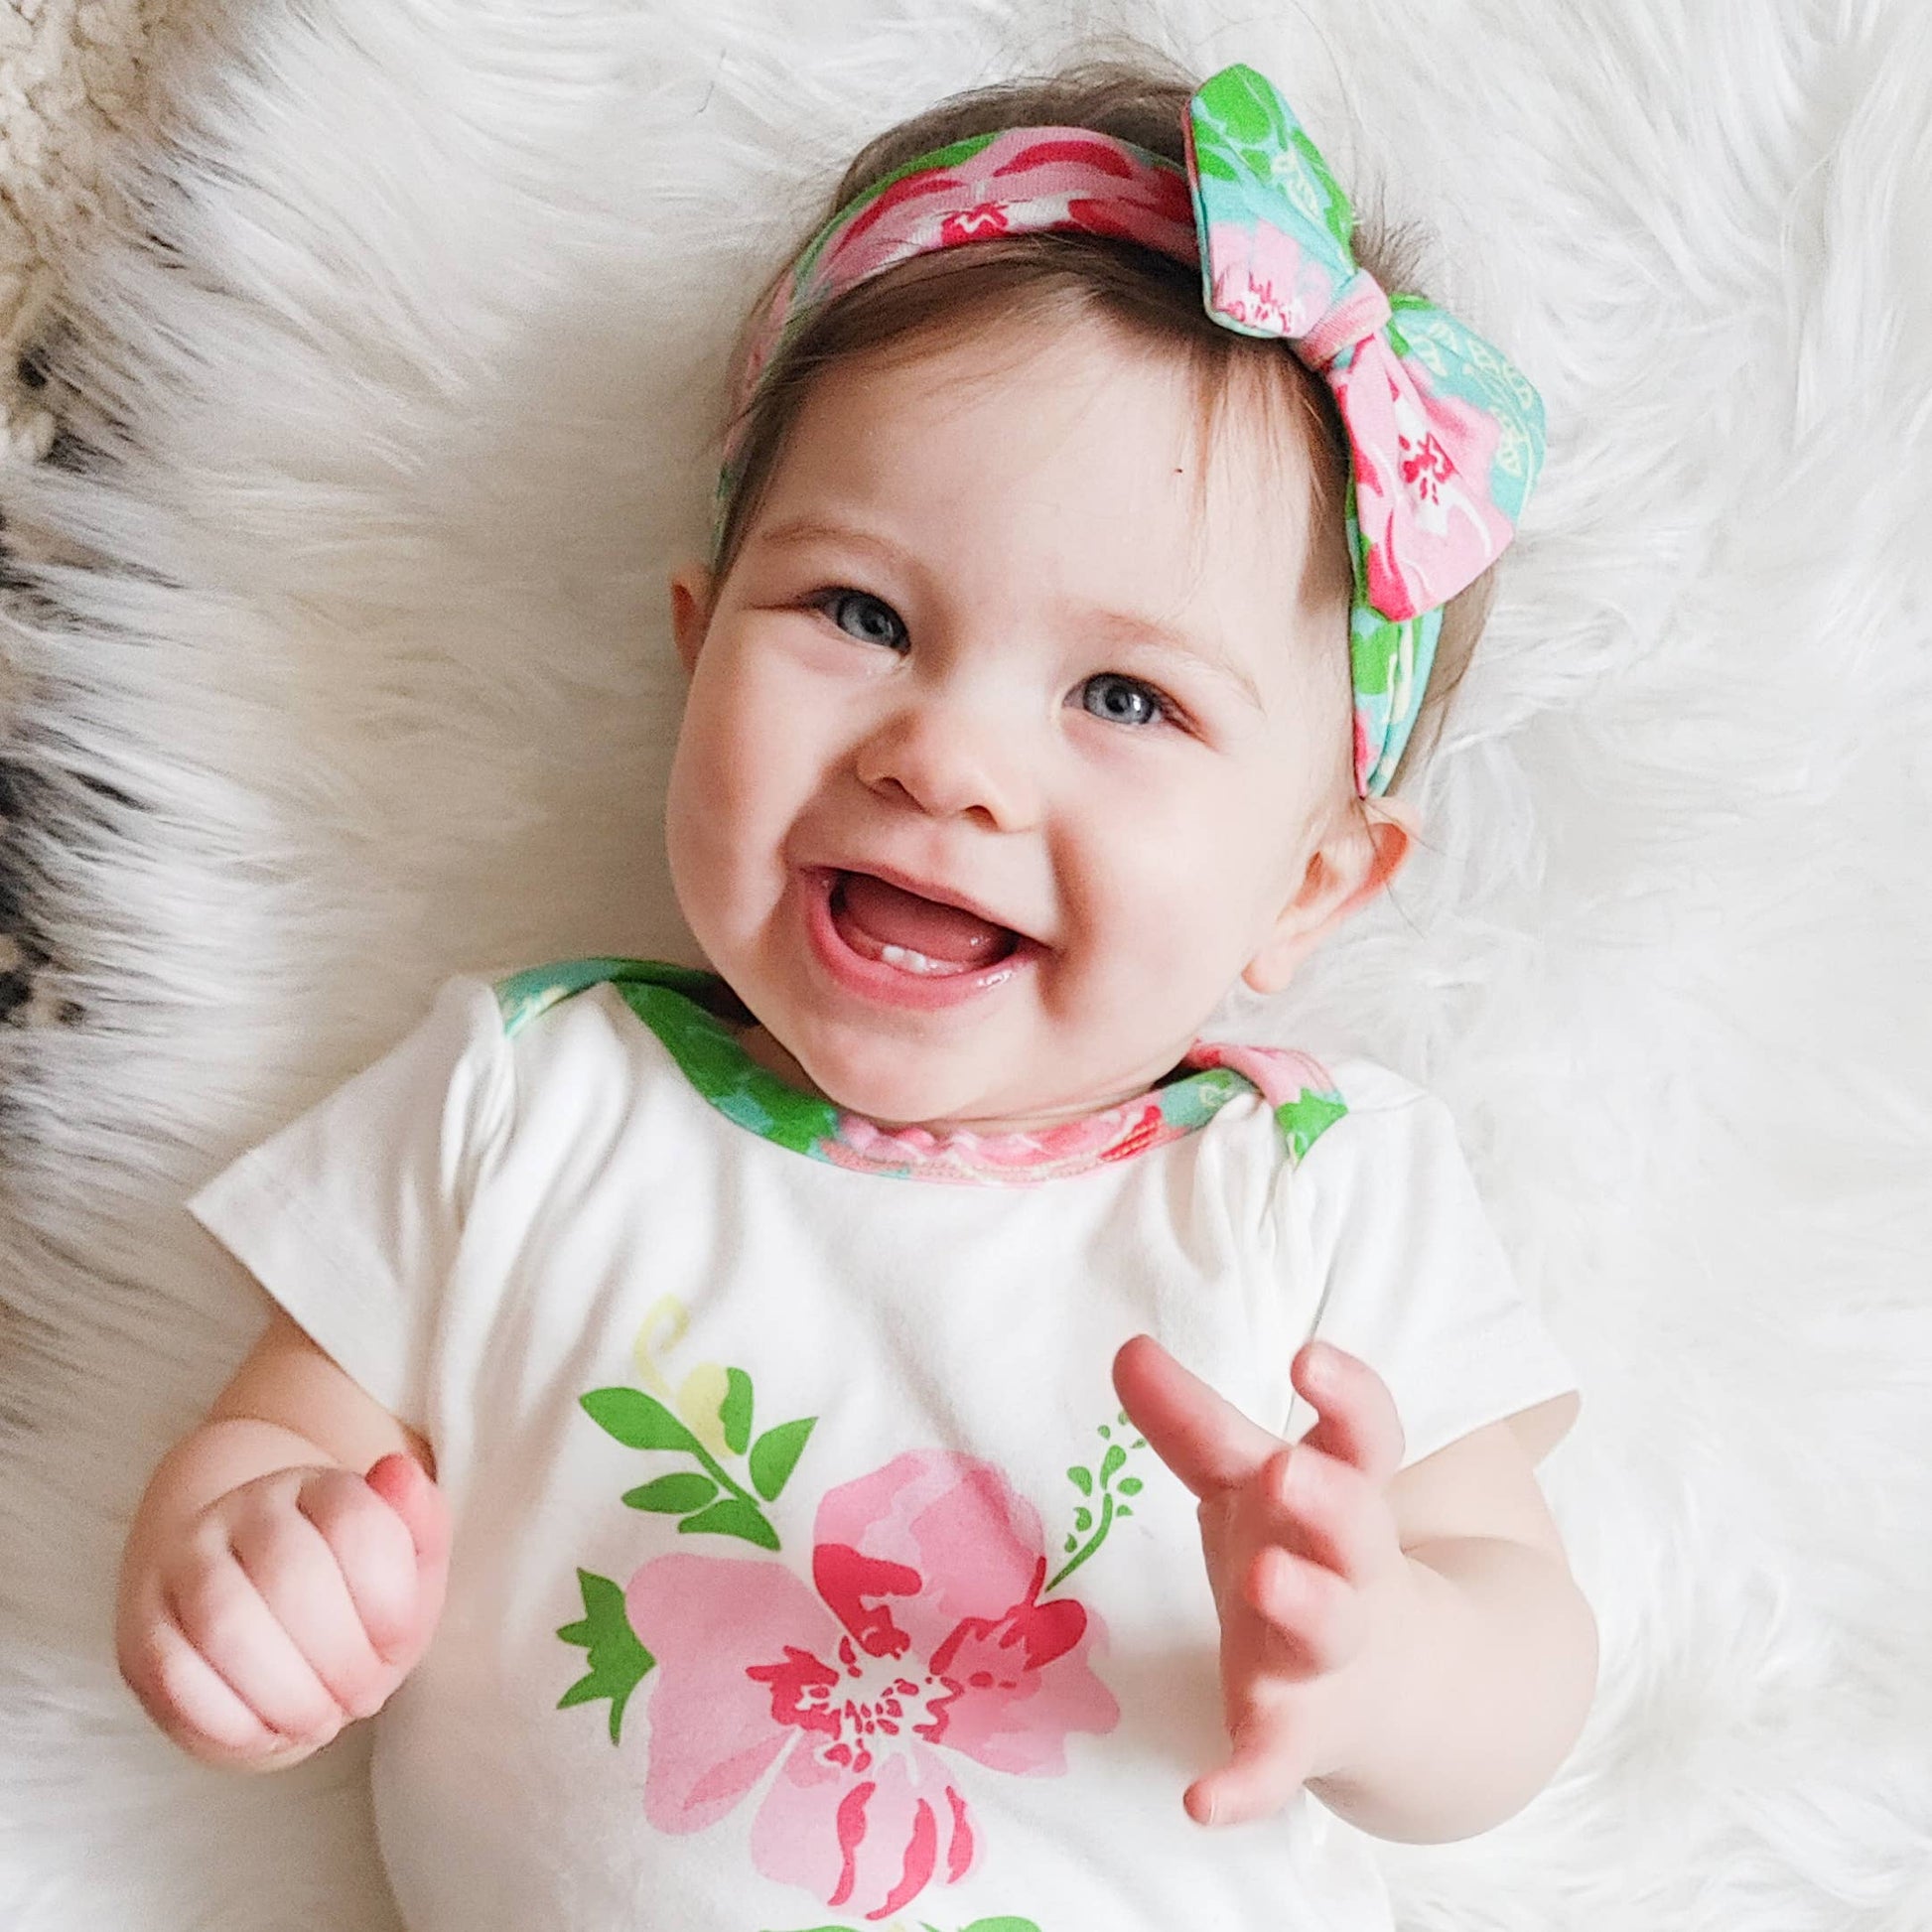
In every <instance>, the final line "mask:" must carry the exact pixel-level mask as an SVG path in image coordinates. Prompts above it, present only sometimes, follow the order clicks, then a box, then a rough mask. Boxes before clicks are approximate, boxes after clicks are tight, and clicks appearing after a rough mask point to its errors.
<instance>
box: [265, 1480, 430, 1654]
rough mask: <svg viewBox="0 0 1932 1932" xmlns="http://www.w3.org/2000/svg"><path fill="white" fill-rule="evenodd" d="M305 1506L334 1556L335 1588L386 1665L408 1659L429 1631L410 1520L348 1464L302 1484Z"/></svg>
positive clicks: (319, 1535) (303, 1508) (319, 1534)
mask: <svg viewBox="0 0 1932 1932" xmlns="http://www.w3.org/2000/svg"><path fill="white" fill-rule="evenodd" d="M399 1459H403V1460H406V1459H407V1458H406V1457H405V1458H399ZM377 1466H378V1467H379V1466H380V1465H379V1464H378V1465H377ZM423 1480H424V1483H425V1485H426V1486H433V1485H429V1482H428V1478H427V1477H424V1478H423ZM300 1508H301V1511H302V1515H303V1516H304V1518H305V1519H306V1520H307V1521H308V1523H309V1524H310V1525H311V1526H312V1527H313V1528H314V1530H315V1531H316V1533H317V1535H318V1537H319V1538H320V1540H321V1542H322V1543H323V1544H324V1545H325V1546H326V1548H327V1550H328V1552H329V1553H330V1556H331V1558H332V1560H333V1566H334V1568H335V1569H336V1571H337V1573H338V1578H337V1585H336V1589H337V1593H338V1594H339V1595H340V1594H342V1593H343V1592H346V1602H347V1604H348V1606H350V1608H351V1611H352V1614H353V1616H354V1619H355V1621H356V1622H357V1624H358V1625H359V1626H360V1628H361V1630H362V1632H363V1633H364V1634H365V1635H366V1637H367V1640H368V1643H369V1645H370V1647H371V1648H372V1649H373V1650H374V1652H375V1654H376V1655H377V1656H378V1657H380V1658H381V1659H382V1660H383V1661H384V1662H385V1663H389V1664H401V1663H406V1662H408V1661H411V1660H412V1653H413V1652H414V1650H415V1648H416V1647H417V1642H418V1639H419V1638H420V1637H421V1636H422V1635H423V1634H424V1630H423V1623H424V1618H423V1603H422V1596H423V1581H424V1580H423V1577H422V1573H421V1568H420V1566H419V1564H418V1561H417V1555H416V1546H415V1541H414V1539H413V1537H412V1536H411V1534H410V1530H409V1525H408V1523H407V1522H406V1521H405V1520H404V1519H403V1517H402V1516H401V1515H400V1514H399V1513H398V1512H397V1510H396V1509H395V1508H394V1507H393V1506H392V1505H391V1504H390V1503H389V1502H388V1500H387V1499H386V1498H385V1497H384V1496H383V1495H382V1494H381V1492H380V1491H379V1490H377V1489H376V1488H375V1487H374V1485H373V1484H371V1483H369V1482H367V1481H365V1480H364V1479H363V1478H362V1477H360V1476H357V1475H355V1474H353V1473H352V1472H350V1471H348V1470H346V1469H343V1470H332V1471H330V1472H329V1473H328V1474H327V1475H326V1476H322V1477H318V1478H316V1479H312V1480H311V1481H309V1482H307V1483H305V1484H304V1485H303V1488H302V1494H301V1498H300ZM439 1594H440V1589H439Z"/></svg>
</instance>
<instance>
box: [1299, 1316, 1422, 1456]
mask: <svg viewBox="0 0 1932 1932" xmlns="http://www.w3.org/2000/svg"><path fill="white" fill-rule="evenodd" d="M1289 1374H1290V1377H1291V1379H1292V1380H1293V1382H1294V1384H1295V1386H1296V1388H1297V1389H1299V1390H1300V1391H1301V1393H1302V1395H1303V1396H1304V1397H1305V1398H1306V1399H1307V1401H1308V1402H1309V1403H1310V1404H1311V1406H1312V1407H1313V1409H1314V1412H1315V1424H1314V1427H1313V1428H1312V1429H1311V1430H1310V1431H1309V1433H1308V1434H1307V1435H1306V1436H1305V1437H1304V1438H1303V1439H1302V1440H1303V1441H1304V1442H1305V1443H1307V1444H1308V1446H1309V1447H1310V1448H1311V1449H1319V1450H1320V1451H1321V1452H1322V1453H1323V1454H1324V1455H1332V1456H1334V1457H1335V1458H1336V1459H1337V1460H1338V1461H1342V1462H1346V1463H1347V1464H1348V1465H1349V1466H1350V1467H1351V1468H1354V1469H1358V1470H1360V1472H1361V1473H1362V1475H1363V1476H1365V1477H1366V1478H1367V1479H1368V1480H1369V1481H1370V1482H1374V1483H1378V1484H1380V1483H1385V1482H1387V1481H1388V1479H1389V1478H1390V1477H1391V1476H1392V1475H1394V1474H1395V1472H1396V1470H1397V1469H1398V1468H1399V1467H1401V1464H1402V1448H1403V1444H1402V1419H1401V1417H1400V1416H1398V1415H1397V1414H1396V1407H1395V1397H1394V1396H1392V1395H1391V1394H1390V1393H1389V1385H1388V1384H1387V1383H1386V1382H1384V1381H1383V1380H1382V1378H1381V1377H1380V1376H1379V1375H1377V1374H1376V1372H1375V1371H1374V1370H1373V1369H1372V1368H1370V1367H1369V1365H1368V1364H1367V1363H1366V1362H1365V1361H1362V1360H1361V1359H1360V1358H1359V1357H1358V1356H1355V1355H1351V1354H1349V1353H1348V1352H1347V1350H1346V1349H1342V1348H1337V1347H1336V1346H1335V1345H1334V1343H1333V1342H1328V1341H1309V1342H1305V1343H1303V1345H1302V1347H1301V1349H1300V1351H1299V1352H1298V1353H1297V1355H1296V1357H1295V1360H1294V1362H1293V1363H1292V1364H1291V1365H1290V1369H1289Z"/></svg>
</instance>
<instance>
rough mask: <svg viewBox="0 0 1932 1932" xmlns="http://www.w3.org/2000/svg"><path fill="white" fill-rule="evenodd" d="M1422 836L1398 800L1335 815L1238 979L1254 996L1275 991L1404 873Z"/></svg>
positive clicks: (1366, 802) (1375, 801)
mask: <svg viewBox="0 0 1932 1932" xmlns="http://www.w3.org/2000/svg"><path fill="white" fill-rule="evenodd" d="M1420 830H1421V821H1420V820H1419V819H1418V818H1417V816H1416V813H1415V810H1414V808H1413V807H1411V806H1409V805H1407V804H1405V803H1404V802H1403V801H1402V800H1401V799H1398V798H1365V799H1363V800H1362V801H1361V803H1360V809H1359V810H1350V811H1344V812H1338V813H1337V814H1336V815H1335V817H1334V819H1333V821H1332V822H1331V824H1330V827H1329V830H1328V833H1327V835H1326V836H1325V837H1324V838H1323V839H1322V841H1321V843H1320V844H1319V845H1317V846H1316V847H1315V849H1314V850H1313V851H1312V852H1311V853H1310V854H1309V858H1308V864H1307V867H1306V868H1305V869H1304V871H1303V875H1302V883H1301V885H1300V887H1299V888H1298V889H1297V891H1296V894H1295V897H1293V898H1292V899H1290V900H1289V902H1288V903H1287V904H1286V905H1285V906H1284V907H1283V908H1282V910H1281V914H1280V916H1279V917H1278V918H1277V919H1276V921H1275V924H1274V927H1273V929H1272V930H1271V931H1270V932H1269V934H1268V935H1267V937H1266V938H1265V939H1264V940H1263V942H1262V944H1261V947H1260V950H1259V951H1257V952H1256V954H1255V956H1254V957H1253V958H1252V959H1251V960H1249V961H1248V963H1247V965H1246V966H1245V967H1244V968H1243V969H1242V973H1241V977H1242V978H1243V979H1244V980H1245V981H1246V982H1247V983H1248V985H1250V986H1251V987H1253V988H1254V990H1255V991H1256V992H1257V993H1279V992H1280V991H1281V990H1282V988H1283V987H1285V986H1286V985H1287V984H1288V983H1289V981H1290V980H1291V979H1292V978H1293V977H1294V976H1295V969H1296V968H1297V967H1298V966H1299V965H1301V963H1302V961H1303V960H1305V959H1306V958H1307V957H1308V956H1309V954H1310V953H1311V952H1312V951H1313V950H1314V949H1315V947H1316V946H1318V945H1319V944H1320V943H1321V941H1322V940H1323V939H1325V938H1326V937H1327V936H1328V934H1329V933H1330V932H1332V931H1333V930H1334V929H1335V927H1336V926H1338V925H1340V924H1341V922H1342V920H1344V919H1345V918H1347V916H1348V915H1349V913H1351V912H1353V911H1355V910H1356V909H1357V908H1358V907H1359V906H1363V905H1366V904H1367V903H1368V902H1369V900H1370V899H1372V898H1373V897H1375V896H1376V894H1377V893H1379V892H1381V891H1382V889H1383V888H1384V887H1385V886H1387V885H1388V883H1389V882H1390V880H1392V879H1393V878H1394V877H1395V876H1396V874H1397V873H1398V872H1400V871H1401V870H1402V865H1403V862H1404V861H1405V860H1406V859H1407V858H1408V857H1409V853H1410V851H1411V849H1412V848H1413V847H1414V845H1415V842H1416V836H1417V834H1418V832H1419V831H1420Z"/></svg>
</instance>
